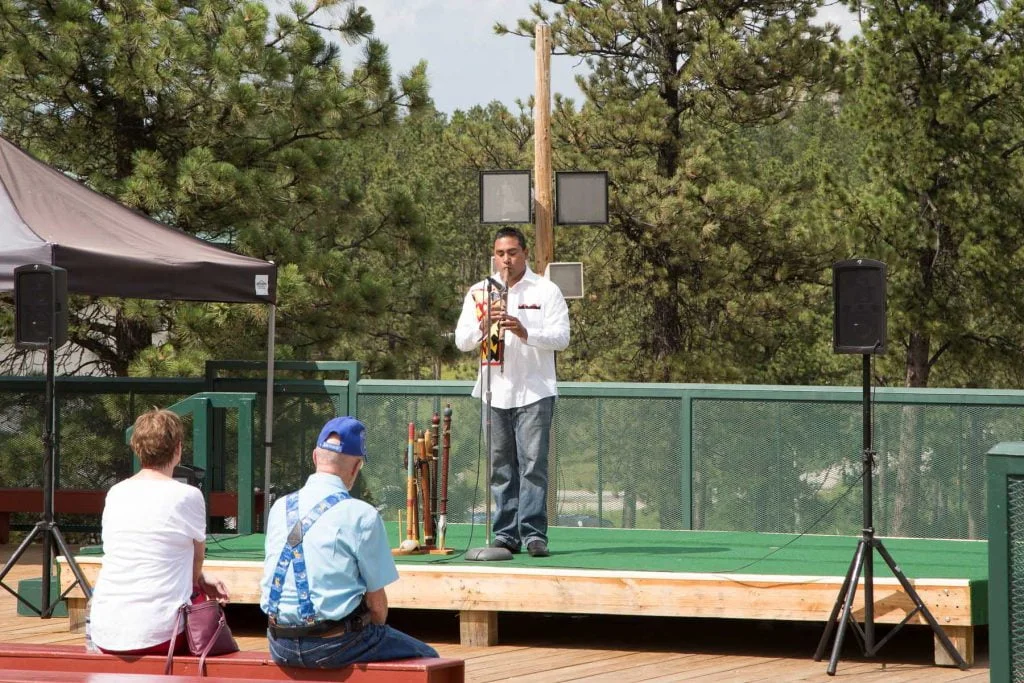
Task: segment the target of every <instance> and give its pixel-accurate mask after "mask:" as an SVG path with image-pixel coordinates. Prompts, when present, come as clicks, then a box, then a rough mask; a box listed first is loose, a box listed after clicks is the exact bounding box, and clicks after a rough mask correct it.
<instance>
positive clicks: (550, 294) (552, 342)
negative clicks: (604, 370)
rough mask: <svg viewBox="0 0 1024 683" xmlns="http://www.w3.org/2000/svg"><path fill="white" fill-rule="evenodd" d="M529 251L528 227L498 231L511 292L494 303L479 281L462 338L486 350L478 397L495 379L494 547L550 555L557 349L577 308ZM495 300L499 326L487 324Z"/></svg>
mask: <svg viewBox="0 0 1024 683" xmlns="http://www.w3.org/2000/svg"><path fill="white" fill-rule="evenodd" d="M528 255H529V254H528V252H527V248H526V237H525V236H524V235H523V233H522V232H520V231H519V230H517V229H515V228H502V229H501V230H498V232H497V234H496V235H495V237H494V262H495V264H496V266H497V267H498V269H499V272H498V273H495V274H494V275H493V276H491V278H490V279H491V280H492V287H491V289H493V281H494V280H495V279H499V280H500V285H501V286H500V288H499V289H501V290H503V291H504V293H505V296H504V297H502V300H501V301H488V297H487V292H488V289H489V288H488V278H485V279H484V280H482V281H480V282H478V283H476V284H475V285H473V286H472V287H471V288H470V290H469V293H468V294H466V298H465V300H464V302H463V305H462V314H461V316H460V317H459V322H458V326H457V327H456V330H455V344H456V346H458V347H459V349H460V350H462V351H476V350H479V349H483V351H482V353H481V367H480V371H479V372H478V374H477V381H476V386H475V387H474V388H473V396H474V397H477V398H481V397H482V394H483V393H484V386H483V385H484V382H485V381H486V380H485V374H486V375H487V376H489V377H490V383H491V385H490V394H491V405H489V406H487V408H488V410H490V417H491V424H492V429H493V433H492V439H491V452H490V458H491V482H490V485H491V492H492V495H493V496H494V504H495V508H496V513H495V515H494V520H493V523H492V529H493V532H494V540H493V541H492V546H494V547H498V548H507V549H508V550H509V551H511V552H513V553H518V552H519V551H520V549H521V547H522V544H523V543H525V544H526V549H527V552H529V553H530V555H531V556H533V557H547V555H548V515H547V492H548V443H549V437H550V433H551V419H552V416H553V414H554V406H555V397H556V396H557V395H558V389H557V387H556V383H555V382H556V380H555V352H556V351H561V350H563V349H564V348H565V347H566V346H568V345H569V309H568V307H567V306H566V305H565V298H564V297H563V296H562V291H561V290H560V289H559V288H558V286H557V285H556V284H554V283H553V282H551V281H550V280H548V279H547V278H543V277H541V276H539V275H537V274H536V273H534V272H533V271H532V270H530V267H529V265H528V264H527V257H528ZM488 305H490V307H491V309H490V313H491V315H490V318H491V321H492V323H494V326H493V329H492V330H486V329H484V328H485V327H486V322H487V308H486V307H487V306H488ZM502 338H503V341H504V344H503V345H502V344H501V341H502ZM495 341H497V342H498V343H497V344H495V343H494V342H495ZM502 346H503V348H502ZM495 347H497V349H495ZM495 350H497V351H498V353H497V354H496V353H495ZM502 353H503V355H501V354H502ZM496 356H497V357H496ZM488 363H490V364H491V366H492V367H491V368H490V369H489V370H490V372H489V373H488V372H487V370H488V368H487V364H488ZM499 368H500V370H499Z"/></svg>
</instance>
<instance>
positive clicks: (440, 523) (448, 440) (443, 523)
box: [437, 403, 452, 548]
mask: <svg viewBox="0 0 1024 683" xmlns="http://www.w3.org/2000/svg"><path fill="white" fill-rule="evenodd" d="M451 450H452V404H451V403H449V404H448V405H447V406H445V409H444V428H443V431H442V436H441V463H440V465H441V503H440V507H439V508H438V511H437V545H438V547H439V548H444V547H445V544H444V535H445V532H446V531H447V530H448V458H449V456H450V454H451Z"/></svg>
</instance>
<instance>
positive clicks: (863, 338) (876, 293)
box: [832, 259, 886, 354]
mask: <svg viewBox="0 0 1024 683" xmlns="http://www.w3.org/2000/svg"><path fill="white" fill-rule="evenodd" d="M832 297H833V300H834V304H835V308H834V315H833V319H832V349H833V351H835V352H836V353H860V354H866V353H873V354H882V353H885V343H886V334H885V332H886V325H885V264H884V263H882V262H881V261H872V260H871V259H853V260H850V261H839V262H838V263H836V264H835V265H833V266H832Z"/></svg>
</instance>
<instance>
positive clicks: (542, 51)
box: [533, 24, 558, 524]
mask: <svg viewBox="0 0 1024 683" xmlns="http://www.w3.org/2000/svg"><path fill="white" fill-rule="evenodd" d="M533 36H534V47H533V54H534V63H535V64H536V80H537V83H536V91H535V93H534V97H533V186H534V188H535V192H536V194H535V196H534V200H533V217H534V218H533V220H534V226H535V227H536V230H537V232H536V238H535V239H534V245H533V264H534V266H533V269H534V272H536V273H538V274H540V275H542V276H543V275H544V269H545V268H547V267H548V264H549V263H551V262H552V261H554V260H555V237H554V231H553V230H552V213H551V207H552V205H553V203H554V202H553V201H552V192H551V27H550V26H548V25H547V24H537V28H536V29H534V34H533ZM549 439H550V446H549V448H548V472H558V453H557V449H556V448H555V426H554V424H552V425H551V433H550V434H549ZM547 510H548V519H551V520H555V521H554V523H555V524H557V523H558V519H557V518H558V476H557V475H555V476H550V477H549V478H548V502H547Z"/></svg>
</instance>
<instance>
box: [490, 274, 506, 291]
mask: <svg viewBox="0 0 1024 683" xmlns="http://www.w3.org/2000/svg"><path fill="white" fill-rule="evenodd" d="M487 281H488V282H490V283H491V286H492V287H494V288H495V289H497V290H498V291H499V292H504V291H505V285H503V284H501V283H500V282H498V281H497V280H495V279H494V278H493V277H491V276H490V275H488V276H487Z"/></svg>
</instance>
